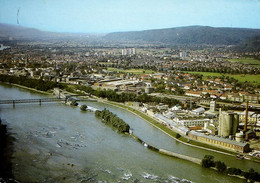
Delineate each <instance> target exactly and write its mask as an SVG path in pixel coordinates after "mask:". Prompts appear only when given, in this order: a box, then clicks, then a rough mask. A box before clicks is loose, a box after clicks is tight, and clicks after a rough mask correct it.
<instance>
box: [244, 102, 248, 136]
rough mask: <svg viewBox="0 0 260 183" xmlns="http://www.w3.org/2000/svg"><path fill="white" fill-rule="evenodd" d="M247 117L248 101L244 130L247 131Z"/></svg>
mask: <svg viewBox="0 0 260 183" xmlns="http://www.w3.org/2000/svg"><path fill="white" fill-rule="evenodd" d="M247 118H248V101H247V102H246V114H245V126H244V132H246V130H247Z"/></svg>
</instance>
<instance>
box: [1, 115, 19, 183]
mask: <svg viewBox="0 0 260 183" xmlns="http://www.w3.org/2000/svg"><path fill="white" fill-rule="evenodd" d="M13 142H14V138H13V137H12V136H11V135H10V134H9V133H8V132H7V126H6V125H5V124H2V120H1V118H0V182H3V183H4V182H10V183H12V182H17V181H15V180H14V179H13V178H14V176H13V173H12V162H11V159H12V154H13V147H12V146H13Z"/></svg>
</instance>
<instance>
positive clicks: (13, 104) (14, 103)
mask: <svg viewBox="0 0 260 183" xmlns="http://www.w3.org/2000/svg"><path fill="white" fill-rule="evenodd" d="M13 108H15V100H13Z"/></svg>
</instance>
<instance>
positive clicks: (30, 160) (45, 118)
mask: <svg viewBox="0 0 260 183" xmlns="http://www.w3.org/2000/svg"><path fill="white" fill-rule="evenodd" d="M45 97H46V98H48V97H50V96H48V95H43V94H39V93H35V92H32V91H29V90H25V89H21V88H17V87H14V86H10V85H4V84H1V85H0V99H1V100H3V99H26V98H27V99H29V98H45ZM85 104H87V105H89V106H92V107H95V108H98V109H104V108H107V109H109V110H110V111H112V112H114V113H116V114H117V115H118V116H119V117H120V118H122V119H124V120H125V121H126V123H128V124H129V125H130V127H131V128H132V130H133V132H134V134H135V135H137V136H138V137H140V138H141V139H143V140H144V141H146V142H147V143H149V144H151V145H153V146H155V147H157V148H164V149H166V150H170V151H173V152H177V153H181V154H185V155H189V156H192V157H196V158H203V157H204V155H206V154H211V155H213V156H215V159H217V160H221V161H224V162H225V163H226V164H227V165H228V166H231V167H239V168H241V169H243V170H247V171H248V170H249V169H250V168H254V169H255V170H257V171H258V172H259V171H260V166H259V164H258V163H255V162H251V161H248V160H236V158H234V157H231V156H227V155H222V154H217V153H213V152H208V151H205V150H201V149H197V148H192V147H188V146H185V145H183V144H181V143H178V142H176V141H175V140H173V139H172V138H170V137H169V136H167V135H165V134H163V133H162V132H161V131H159V130H158V129H156V128H154V127H152V126H150V125H149V124H148V123H147V122H145V121H144V120H142V119H141V118H139V117H138V116H135V115H134V114H132V113H130V112H128V111H126V110H123V109H120V108H117V107H113V106H110V105H107V104H103V103H98V102H86V103H85ZM0 116H1V118H2V120H3V122H4V123H6V124H7V125H8V127H9V131H10V132H11V133H12V135H13V136H14V137H15V139H16V141H15V143H14V154H13V160H12V163H13V174H14V176H15V178H16V179H17V180H20V181H21V182H100V183H101V182H201V183H203V182H209V181H210V182H211V183H213V182H220V183H223V182H236V183H238V182H245V180H242V179H238V178H235V177H230V176H227V175H224V174H221V173H218V172H215V171H213V170H209V169H205V168H202V167H201V166H200V165H197V164H194V163H191V162H187V161H184V160H180V159H176V158H172V157H167V156H164V155H161V154H158V153H156V152H153V151H151V150H149V149H147V148H145V147H144V146H143V145H142V144H140V143H138V142H136V141H135V140H134V139H133V138H131V137H130V136H129V135H125V134H119V133H117V132H116V131H115V130H113V129H112V128H111V127H109V126H106V125H105V124H103V123H101V122H100V120H99V119H96V118H95V115H94V113H93V112H82V111H80V109H79V107H71V106H67V105H65V104H62V103H43V104H42V105H39V104H17V105H16V106H15V108H13V106H12V105H1V106H0Z"/></svg>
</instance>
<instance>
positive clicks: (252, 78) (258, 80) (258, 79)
mask: <svg viewBox="0 0 260 183" xmlns="http://www.w3.org/2000/svg"><path fill="white" fill-rule="evenodd" d="M187 73H191V74H201V75H203V79H207V77H208V76H216V77H220V76H222V75H225V76H229V77H233V78H235V79H237V80H238V81H239V82H245V81H248V82H250V83H253V84H260V74H257V75H250V74H246V75H244V74H221V73H216V72H193V71H187Z"/></svg>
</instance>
